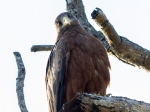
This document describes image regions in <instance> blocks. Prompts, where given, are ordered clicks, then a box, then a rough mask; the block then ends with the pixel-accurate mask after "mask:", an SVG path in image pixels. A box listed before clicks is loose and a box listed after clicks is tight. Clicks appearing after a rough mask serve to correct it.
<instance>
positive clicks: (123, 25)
mask: <svg viewBox="0 0 150 112" xmlns="http://www.w3.org/2000/svg"><path fill="white" fill-rule="evenodd" d="M83 2H84V6H85V11H86V14H87V17H88V20H89V21H90V23H91V24H92V25H93V26H94V27H95V28H96V29H97V30H99V28H98V26H97V25H96V23H95V22H94V21H93V20H92V19H91V16H90V15H91V12H92V11H93V10H94V8H95V7H99V8H101V9H102V10H103V12H104V13H105V14H106V16H107V18H108V19H109V21H110V22H111V23H112V25H113V26H114V28H115V29H116V31H117V32H118V34H119V35H121V36H124V37H127V38H128V39H129V40H131V41H133V42H135V43H137V44H139V45H141V46H143V47H144V48H146V49H149V50H150V45H149V41H150V39H149V36H150V1H149V0H122V1H121V0H115V1H112V0H83ZM64 11H66V2H65V0H1V1H0V38H1V41H0V51H1V55H0V68H1V70H0V90H1V91H0V112H20V109H19V106H18V101H17V94H16V77H17V73H18V70H17V65H16V61H15V57H14V56H13V52H14V51H19V52H20V53H21V55H22V58H23V62H24V64H25V67H26V78H25V85H24V93H25V101H26V105H27V108H28V110H29V111H30V112H48V107H47V99H46V89H45V70H46V64H47V59H48V56H49V54H50V52H37V53H33V52H30V48H31V46H32V45H43V44H54V43H55V39H56V36H57V34H56V30H55V27H54V20H55V18H56V16H57V15H58V14H60V13H61V12H64ZM109 58H110V63H111V66H112V71H110V73H111V85H110V88H108V89H107V93H111V94H112V95H114V96H124V97H128V98H132V99H136V100H140V101H145V102H147V103H150V86H149V85H150V73H147V72H145V71H144V70H140V69H138V68H137V67H132V66H130V65H127V64H124V63H122V62H120V61H119V60H118V59H116V58H114V57H112V56H109Z"/></svg>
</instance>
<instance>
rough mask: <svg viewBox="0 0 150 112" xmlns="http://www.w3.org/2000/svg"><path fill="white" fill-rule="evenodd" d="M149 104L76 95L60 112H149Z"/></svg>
mask: <svg viewBox="0 0 150 112" xmlns="http://www.w3.org/2000/svg"><path fill="white" fill-rule="evenodd" d="M149 111H150V104H148V103H145V102H141V101H136V100H132V99H129V98H125V97H116V96H111V97H107V96H99V95H95V94H87V93H83V94H78V95H77V97H76V98H73V99H72V100H71V101H70V102H68V103H66V104H64V106H63V109H62V110H61V111H60V112H149Z"/></svg>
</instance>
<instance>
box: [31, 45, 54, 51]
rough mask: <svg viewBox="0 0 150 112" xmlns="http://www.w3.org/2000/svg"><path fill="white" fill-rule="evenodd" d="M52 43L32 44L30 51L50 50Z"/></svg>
mask: <svg viewBox="0 0 150 112" xmlns="http://www.w3.org/2000/svg"><path fill="white" fill-rule="evenodd" d="M53 47H54V45H33V46H32V47H31V52H37V51H51V50H52V48H53Z"/></svg>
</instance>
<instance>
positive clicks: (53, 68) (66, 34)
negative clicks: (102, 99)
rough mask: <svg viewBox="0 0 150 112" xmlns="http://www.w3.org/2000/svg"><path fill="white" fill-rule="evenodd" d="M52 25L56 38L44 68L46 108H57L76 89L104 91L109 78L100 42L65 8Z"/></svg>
mask: <svg viewBox="0 0 150 112" xmlns="http://www.w3.org/2000/svg"><path fill="white" fill-rule="evenodd" d="M55 25H56V29H57V32H58V36H57V42H56V44H55V47H54V48H53V50H52V51H51V54H50V57H49V59H48V64H47V69H46V90H47V98H48V103H49V112H57V111H59V110H60V109H61V108H62V104H63V103H66V102H68V101H70V100H71V99H72V98H73V97H74V96H75V95H76V93H77V92H80V93H82V92H88V93H99V92H100V94H101V95H105V94H106V88H107V86H108V84H109V82H110V74H109V68H110V63H109V60H108V56H107V52H106V50H105V48H104V46H103V45H102V44H101V42H100V41H99V40H98V39H97V38H95V37H93V36H91V35H89V34H88V33H87V32H86V31H85V30H84V29H83V28H82V27H81V26H80V24H79V22H78V20H77V19H76V18H75V17H73V16H72V15H71V14H70V13H68V12H64V13H61V14H60V15H59V16H58V17H57V18H56V20H55Z"/></svg>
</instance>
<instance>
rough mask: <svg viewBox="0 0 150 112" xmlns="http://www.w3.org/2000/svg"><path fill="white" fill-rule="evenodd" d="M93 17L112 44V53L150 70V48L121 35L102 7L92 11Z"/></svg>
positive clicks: (127, 61) (120, 58) (129, 62)
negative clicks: (145, 47)
mask: <svg viewBox="0 0 150 112" xmlns="http://www.w3.org/2000/svg"><path fill="white" fill-rule="evenodd" d="M92 18H93V19H94V20H95V22H96V23H97V24H98V26H99V27H100V28H101V29H102V32H103V33H104V34H105V37H106V39H107V40H108V43H109V44H110V45H111V49H109V50H110V51H111V53H112V54H114V55H115V56H116V57H117V58H118V59H119V60H122V61H124V62H126V63H128V64H131V65H133V66H138V67H139V68H142V69H145V70H147V71H150V51H149V50H147V49H144V48H142V47H141V46H139V45H137V44H135V43H133V42H131V41H129V40H128V39H126V38H124V37H120V36H119V35H118V34H117V32H116V31H115V29H114V27H113V26H112V25H111V23H110V22H109V20H108V19H107V17H106V16H105V14H104V13H103V11H102V10H101V9H99V8H96V9H95V10H94V11H93V13H92Z"/></svg>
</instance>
